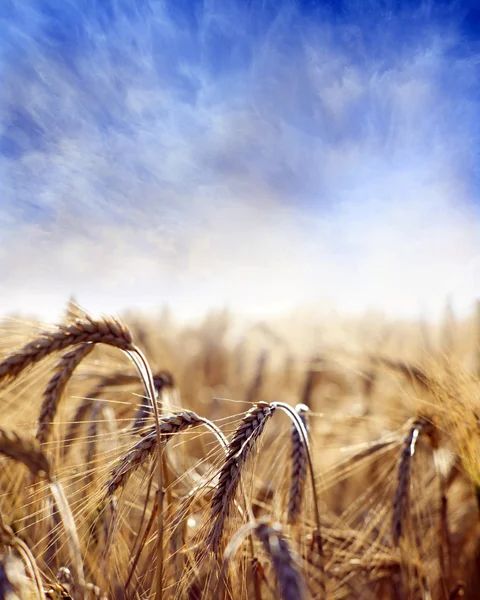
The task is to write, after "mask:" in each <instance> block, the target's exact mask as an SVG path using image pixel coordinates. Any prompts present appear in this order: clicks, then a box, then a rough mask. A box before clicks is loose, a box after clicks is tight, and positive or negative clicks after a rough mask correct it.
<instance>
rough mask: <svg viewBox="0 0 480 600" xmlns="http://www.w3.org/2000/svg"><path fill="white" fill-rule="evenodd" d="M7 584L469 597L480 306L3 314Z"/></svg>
mask: <svg viewBox="0 0 480 600" xmlns="http://www.w3.org/2000/svg"><path fill="white" fill-rule="evenodd" d="M1 330H2V336H1V338H0V402H1V413H0V453H1V455H2V457H1V458H0V460H1V464H2V469H1V472H0V489H1V491H0V597H2V598H5V599H7V600H13V599H16V598H19V599H21V600H23V599H24V598H52V599H53V598H58V599H59V598H70V597H71V598H74V599H78V598H92V599H93V598H102V599H103V598H109V599H110V598H111V599H117V598H118V599H123V598H131V599H132V600H134V599H138V600H140V599H146V598H157V599H162V600H167V599H168V600H170V599H174V598H176V599H184V598H185V599H191V600H193V599H205V600H206V599H214V598H219V599H223V598H225V599H231V600H241V599H247V598H252V599H254V600H261V599H263V600H267V599H269V598H284V599H285V600H294V599H295V600H297V599H304V600H307V599H310V598H318V599H325V600H326V599H331V600H342V599H350V598H351V599H359V600H360V599H361V600H374V599H385V600H387V599H391V600H417V599H418V600H429V599H432V600H437V599H438V600H443V599H446V600H449V599H450V600H453V599H455V598H460V597H463V598H467V599H472V600H473V599H474V598H478V595H479V593H480V592H479V590H480V576H479V572H480V570H479V567H480V554H479V551H480V544H479V541H480V538H479V534H480V530H479V504H480V500H479V498H480V472H479V461H480V456H479V433H480V430H479V416H478V415H479V411H480V396H479V384H478V383H479V382H478V373H479V371H480V360H479V359H480V354H479V347H478V346H479V333H478V332H479V326H478V316H477V315H475V314H474V315H472V316H471V317H470V318H468V319H464V320H462V321H460V320H455V319H454V317H453V315H452V313H451V311H447V314H446V316H445V318H444V319H443V322H442V323H440V324H439V325H438V326H436V325H435V326H434V325H433V324H429V323H426V322H419V323H412V322H403V323H399V322H396V323H394V322H392V323H389V322H387V321H385V320H383V319H381V318H380V317H378V316H375V315H370V316H366V317H365V318H363V319H357V320H353V319H351V320H340V319H327V320H323V321H322V320H318V321H315V323H313V322H310V321H309V320H308V318H307V316H306V315H300V316H298V317H295V318H294V317H292V318H291V319H290V320H288V319H285V320H278V321H272V323H268V324H267V323H264V322H261V323H250V324H248V326H247V325H244V324H241V323H240V322H238V321H236V320H235V319H234V318H233V317H232V316H231V315H230V314H228V313H227V312H225V311H224V312H221V311H217V312H212V313H211V314H209V315H208V316H206V317H205V319H204V320H203V321H202V322H201V323H199V324H197V325H195V326H193V325H191V326H185V325H182V326H181V325H179V324H177V323H176V322H175V320H174V319H173V318H172V316H171V315H170V314H169V313H168V312H167V311H165V312H163V313H161V314H160V315H159V316H157V317H149V318H147V317H145V316H142V315H140V314H138V315H137V314H136V313H134V312H132V313H131V314H127V315H125V316H124V318H123V319H122V320H121V321H119V320H117V319H113V318H111V317H101V318H100V317H93V316H91V315H90V314H88V313H87V312H86V311H84V310H83V309H81V308H80V307H78V306H77V305H75V304H74V303H70V304H69V305H68V307H67V310H66V312H65V316H64V318H63V320H62V322H61V323H59V324H56V325H51V326H49V325H46V324H44V323H43V324H42V323H38V322H26V321H24V320H16V319H13V318H11V319H4V320H3V321H2V324H1Z"/></svg>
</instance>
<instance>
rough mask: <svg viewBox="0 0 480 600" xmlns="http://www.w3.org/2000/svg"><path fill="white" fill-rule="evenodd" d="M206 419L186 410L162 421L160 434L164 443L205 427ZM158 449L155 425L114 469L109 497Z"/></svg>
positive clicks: (109, 486) (108, 492)
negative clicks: (194, 429)
mask: <svg viewBox="0 0 480 600" xmlns="http://www.w3.org/2000/svg"><path fill="white" fill-rule="evenodd" d="M205 422H206V419H203V418H202V417H199V416H198V415H197V414H195V413H194V412H192V411H189V410H185V411H183V412H181V413H178V414H175V415H172V416H170V417H162V418H161V419H160V434H161V436H162V443H166V442H167V441H168V439H169V438H170V437H171V436H172V435H174V434H175V433H179V432H180V431H184V430H186V429H189V428H192V427H198V426H199V425H204V424H205ZM156 447H157V432H156V426H155V425H153V426H151V427H149V428H148V429H147V431H146V432H145V433H144V434H143V437H142V439H141V440H139V441H138V442H136V443H135V444H134V445H133V446H132V447H131V448H130V449H129V450H128V452H127V453H126V454H125V455H124V456H123V457H122V458H121V459H120V461H119V464H118V465H117V466H116V467H115V468H114V469H113V471H112V472H111V475H110V479H109V481H108V483H107V495H108V496H111V495H112V494H114V493H115V492H116V491H117V489H118V488H120V487H123V486H125V484H126V483H127V481H128V479H129V478H130V476H131V475H132V474H133V473H134V471H136V470H137V469H138V468H139V467H140V466H141V465H142V464H144V463H145V461H146V460H148V458H149V457H151V456H152V454H153V452H154V451H155V450H156Z"/></svg>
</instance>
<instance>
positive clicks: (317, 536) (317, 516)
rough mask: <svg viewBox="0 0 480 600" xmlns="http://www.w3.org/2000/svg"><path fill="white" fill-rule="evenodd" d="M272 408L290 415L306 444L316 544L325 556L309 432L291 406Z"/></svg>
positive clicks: (276, 403) (275, 403) (282, 403)
mask: <svg viewBox="0 0 480 600" xmlns="http://www.w3.org/2000/svg"><path fill="white" fill-rule="evenodd" d="M272 406H274V407H275V408H280V409H281V410H283V411H284V412H285V413H287V415H289V417H290V418H291V419H292V421H293V423H294V425H295V427H296V428H297V431H298V433H299V435H300V438H301V439H302V442H303V444H304V448H305V455H306V458H307V462H308V468H309V471H310V481H311V485H312V494H313V506H314V510H315V523H316V528H317V531H316V534H315V541H316V544H317V547H318V552H319V554H320V555H321V556H323V540H322V529H321V521H320V505H319V501H318V494H317V486H316V483H315V471H314V468H313V461H312V453H311V450H310V442H309V439H308V432H307V430H306V428H305V425H304V423H303V421H302V419H301V418H300V416H299V414H298V412H296V411H295V410H294V409H293V408H292V407H291V406H289V405H288V404H285V403H284V402H273V403H272Z"/></svg>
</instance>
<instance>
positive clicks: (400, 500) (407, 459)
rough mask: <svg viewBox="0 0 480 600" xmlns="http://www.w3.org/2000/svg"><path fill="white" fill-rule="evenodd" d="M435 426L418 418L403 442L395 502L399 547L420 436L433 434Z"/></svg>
mask: <svg viewBox="0 0 480 600" xmlns="http://www.w3.org/2000/svg"><path fill="white" fill-rule="evenodd" d="M432 428H433V425H432V423H431V422H430V421H428V420H427V419H426V418H425V417H422V416H420V417H417V418H416V419H414V420H413V421H412V423H411V426H410V428H409V430H408V433H407V435H406V437H405V439H404V441H403V448H402V452H401V454H400V460H399V463H398V471H397V486H396V488H395V496H394V500H393V520H392V540H393V545H394V546H398V543H399V541H400V538H401V536H402V533H403V519H404V517H405V513H406V511H407V508H408V498H409V487H410V475H411V471H412V458H413V456H414V454H415V449H416V445H417V441H418V438H419V436H420V434H422V433H426V434H427V435H428V434H430V433H431V431H432Z"/></svg>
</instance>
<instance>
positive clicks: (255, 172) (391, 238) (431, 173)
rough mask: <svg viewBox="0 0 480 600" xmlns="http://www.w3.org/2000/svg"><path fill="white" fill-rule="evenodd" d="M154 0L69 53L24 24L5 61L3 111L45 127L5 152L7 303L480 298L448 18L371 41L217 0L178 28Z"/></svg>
mask: <svg viewBox="0 0 480 600" xmlns="http://www.w3.org/2000/svg"><path fill="white" fill-rule="evenodd" d="M31 6H33V5H31ZM152 6H153V7H154V8H153V9H152V10H154V11H156V13H155V14H154V15H153V16H152V15H151V14H150V15H147V16H146V17H145V18H143V17H138V18H133V17H132V18H130V19H125V18H123V19H119V20H118V22H117V24H116V25H115V26H113V25H112V26H111V28H110V29H109V30H108V32H107V33H106V34H104V33H102V31H101V30H100V28H99V27H98V25H96V24H95V22H94V21H92V22H91V23H89V27H88V28H86V30H85V31H87V32H88V36H89V37H88V36H87V37H88V42H87V43H86V44H85V45H84V46H83V47H82V51H81V52H80V53H79V55H78V56H77V57H76V58H75V59H74V61H73V62H74V66H75V69H72V65H70V66H69V67H67V66H65V64H64V63H62V62H61V61H60V60H58V57H56V58H55V57H54V58H52V56H51V54H49V53H48V52H47V51H46V50H45V47H44V45H42V43H41V42H40V41H39V38H38V36H36V34H35V32H34V31H32V32H30V33H27V32H23V37H22V39H25V38H26V39H27V41H28V43H26V44H24V47H25V48H26V50H24V52H25V54H24V56H25V57H26V59H25V60H26V61H27V64H28V65H29V67H28V69H23V70H22V69H20V68H19V69H15V65H14V64H13V62H12V64H11V65H10V66H9V67H8V65H7V66H5V65H4V66H3V68H2V69H3V71H4V73H6V74H7V75H8V77H6V78H4V79H5V89H6V93H5V96H4V100H3V108H2V113H3V115H4V116H5V118H4V119H3V120H4V121H5V119H6V118H8V117H9V116H11V114H12V110H13V108H12V107H15V104H17V105H18V106H17V108H18V107H20V108H21V109H22V110H23V111H24V113H25V115H27V116H28V119H30V127H34V128H36V130H37V131H42V132H43V134H42V136H41V137H40V141H39V140H38V139H37V141H36V142H35V143H34V142H33V141H31V140H32V139H33V138H31V137H30V138H29V137H28V136H25V134H21V132H20V131H16V133H15V136H14V138H15V139H14V141H15V143H16V144H17V145H18V146H19V147H21V149H22V152H20V153H19V154H17V155H11V156H10V157H3V158H0V160H1V165H0V173H2V175H1V177H0V193H1V194H2V201H1V204H0V239H1V245H0V287H1V291H2V303H1V305H0V308H1V309H3V310H11V309H12V308H21V309H24V310H25V309H29V310H38V311H39V312H42V313H47V312H49V313H52V311H53V312H55V311H58V310H59V307H60V306H61V305H62V304H63V302H64V301H65V299H66V298H67V297H68V296H69V295H70V294H71V293H72V292H73V293H75V294H76V295H77V297H78V298H79V300H80V301H81V302H82V303H83V304H86V305H95V306H94V308H95V309H99V310H117V309H119V308H121V307H124V306H128V305H140V306H142V305H143V306H155V305H159V304H163V303H165V302H171V303H172V304H174V305H175V306H176V307H178V308H180V309H181V311H183V312H184V313H185V314H187V313H189V314H192V313H195V312H200V311H201V310H203V309H204V308H206V307H207V306H208V305H211V304H215V305H219V304H224V303H229V304H231V305H233V306H234V307H235V308H237V309H240V310H243V311H244V312H254V311H256V312H258V313H268V312H278V311H281V310H286V309H288V308H290V307H292V306H294V305H300V304H305V303H309V304H321V305H322V306H323V305H324V304H325V303H326V302H330V303H331V304H332V305H334V306H335V307H338V308H340V309H342V310H349V311H351V310H362V309H364V308H366V307H370V306H375V307H377V308H383V309H384V310H386V311H390V312H393V313H397V314H398V313H400V314H415V313H416V312H418V311H419V309H420V307H426V308H427V309H428V310H432V311H433V310H438V308H439V307H440V306H442V305H443V304H444V301H445V297H446V295H447V294H448V295H451V296H453V299H454V301H455V299H456V301H457V304H458V306H461V307H462V308H465V306H467V305H468V304H469V303H470V302H471V301H473V299H474V297H475V296H476V295H479V294H480V290H479V289H478V283H477V282H478V281H480V278H479V277H478V274H479V266H478V256H479V252H480V225H479V223H480V220H479V218H478V211H477V208H476V202H478V190H476V189H475V186H474V185H473V184H472V172H471V171H472V160H473V158H472V157H473V156H474V155H475V152H476V147H477V146H476V145H477V144H478V141H479V140H477V139H475V138H474V134H473V128H472V124H473V122H474V119H475V115H476V114H477V111H478V108H479V107H478V104H477V102H478V100H476V99H475V97H474V95H473V94H472V85H473V84H472V83H471V82H472V81H474V77H473V75H474V74H475V69H476V66H475V64H476V63H475V60H476V58H475V56H473V55H472V54H470V55H468V53H467V54H466V55H465V54H464V55H456V54H455V53H451V52H449V50H450V49H451V48H452V47H453V46H454V45H455V44H456V43H458V41H459V40H458V37H456V34H455V32H454V30H449V31H448V32H447V33H448V34H447V33H446V32H445V31H443V30H435V28H434V27H426V26H425V24H424V28H423V29H422V27H419V29H418V32H417V35H412V37H411V41H410V44H409V45H407V46H405V45H401V44H400V41H399V39H400V38H399V37H398V36H400V35H401V31H399V30H398V28H392V30H391V31H390V30H388V28H387V30H386V31H385V32H382V31H381V30H379V29H376V30H375V31H374V32H372V33H371V35H375V36H377V37H378V40H377V46H378V53H375V52H369V51H368V50H366V49H365V47H366V46H367V45H368V44H369V45H370V47H373V48H375V43H374V42H373V41H372V40H369V39H367V37H368V35H370V34H369V32H362V31H361V30H359V29H358V28H357V29H355V28H353V29H351V30H350V32H348V31H347V33H346V34H343V33H342V30H341V29H340V28H337V27H336V26H335V25H334V24H333V23H331V22H329V21H328V19H327V20H325V19H324V20H323V21H317V22H315V23H314V22H313V21H312V20H310V21H309V23H308V24H307V20H306V17H304V16H302V15H299V14H296V13H295V10H294V9H293V8H292V7H290V9H289V10H287V9H285V10H284V11H283V13H282V12H280V13H279V15H278V16H277V18H276V20H275V21H274V22H273V24H272V25H271V26H269V27H268V28H265V27H264V26H263V25H261V18H260V17H261V15H260V16H259V15H255V14H253V13H248V11H247V10H246V9H245V10H242V9H241V8H239V7H240V6H242V5H240V4H238V5H236V4H235V3H231V4H227V3H226V4H224V5H218V6H217V7H216V8H215V6H216V5H215V3H207V6H209V7H210V8H208V9H206V13H205V14H204V16H203V19H200V25H199V28H198V31H197V32H196V33H195V32H194V33H192V32H191V35H189V34H188V31H187V33H186V30H185V28H183V29H181V28H179V27H178V24H177V25H175V24H174V23H173V21H172V18H171V16H169V15H168V14H167V11H166V8H165V5H163V4H153V3H152ZM222 6H223V7H225V6H226V7H227V8H222ZM291 6H292V5H291ZM212 7H213V8H212ZM32 10H33V9H32ZM229 11H230V12H229ZM88 18H89V17H87V16H85V19H87V21H88ZM255 19H258V20H257V21H256V20H255ZM37 21H38V19H37ZM37 21H35V20H34V21H32V22H37ZM258 23H260V25H259V24H258ZM412 23H413V21H412ZM255 26H257V30H256V29H255ZM255 31H257V33H255ZM86 35H87V34H86ZM342 35H344V37H343V38H342ZM347 35H349V36H350V38H348V39H349V40H350V41H349V42H348V43H347V41H346V37H345V36H347ZM29 36H30V37H29ZM215 36H217V37H219V38H220V39H221V40H222V39H223V41H222V42H221V43H220V42H219V44H220V45H219V46H218V48H217V53H216V54H215V45H214V44H212V42H211V40H212V39H213V38H215ZM389 36H390V37H389ZM395 36H397V37H395ZM397 38H398V39H397ZM132 39H133V40H134V41H135V44H132V42H131V40H132ZM397 41H398V46H399V47H400V46H401V50H398V49H397V46H396V42H397ZM17 42H18V40H17ZM367 42H368V44H367ZM12 43H13V42H12ZM222 52H224V53H225V56H222ZM12 61H13V59H12ZM214 63H215V66H213V65H214ZM455 78H456V82H457V85H456V87H455V88H453V87H452V86H451V81H452V80H453V79H455ZM12 135H13V134H12ZM31 135H33V134H31ZM475 275H477V276H476V277H475Z"/></svg>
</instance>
